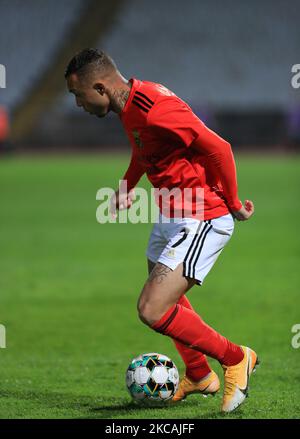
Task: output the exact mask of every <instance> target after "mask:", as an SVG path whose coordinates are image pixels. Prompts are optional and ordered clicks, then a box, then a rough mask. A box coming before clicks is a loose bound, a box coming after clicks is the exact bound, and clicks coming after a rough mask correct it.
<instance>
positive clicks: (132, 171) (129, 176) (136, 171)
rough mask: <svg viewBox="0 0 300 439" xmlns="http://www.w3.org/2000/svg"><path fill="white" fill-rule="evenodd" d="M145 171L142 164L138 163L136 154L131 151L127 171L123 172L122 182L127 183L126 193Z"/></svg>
mask: <svg viewBox="0 0 300 439" xmlns="http://www.w3.org/2000/svg"><path fill="white" fill-rule="evenodd" d="M144 173H145V169H144V167H143V166H142V164H141V163H140V162H139V160H138V157H137V154H135V152H134V151H132V155H131V160H130V163H129V166H128V169H127V171H126V172H125V174H124V176H123V178H122V180H126V181H127V191H128V192H129V191H130V190H131V189H133V188H134V187H135V186H136V184H137V183H138V182H139V180H140V178H141V177H142V175H144Z"/></svg>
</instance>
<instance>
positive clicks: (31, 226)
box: [0, 0, 300, 419]
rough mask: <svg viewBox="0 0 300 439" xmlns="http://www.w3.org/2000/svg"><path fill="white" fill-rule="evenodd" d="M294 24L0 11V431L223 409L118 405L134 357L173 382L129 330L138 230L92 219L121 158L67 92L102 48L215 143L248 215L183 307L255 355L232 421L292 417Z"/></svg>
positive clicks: (49, 8)
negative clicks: (27, 424) (50, 421)
mask: <svg viewBox="0 0 300 439" xmlns="http://www.w3.org/2000/svg"><path fill="white" fill-rule="evenodd" d="M299 19H300V3H299V1H297V0H289V1H288V2H286V1H283V0H262V1H261V0H260V1H259V0H253V1H251V2H246V1H238V0H226V1H220V0H188V1H187V2H184V3H183V2H182V1H179V0H172V1H167V0H163V1H158V0H152V1H151V2H150V1H146V0H127V1H126V0H110V1H108V2H104V1H99V0H60V1H58V0H51V1H50V0H49V1H48V0H44V1H39V0H26V2H25V1H22V0H0V34H1V37H0V64H1V65H3V66H5V69H6V88H0V151H1V154H0V200H1V205H0V302H1V305H0V324H3V325H5V327H6V330H7V348H6V349H0V357H1V360H0V371H1V384H0V401H1V405H0V417H1V418H5V417H10V418H14V417H23V418H24V417H27V418H32V417H33V418H35V417H47V418H49V417H77V418H78V417H83V418H86V417H91V418H92V417H94V418H99V417H102V418H106V417H108V418H114V419H115V418H120V417H125V418H128V417H153V418H154V417H157V418H160V417H167V418H172V417H179V418H192V417H202V418H214V417H218V416H219V414H218V410H219V405H220V398H221V396H218V397H216V398H215V399H214V400H209V401H204V400H203V401H204V402H203V401H202V400H201V401H200V399H199V397H198V396H192V397H191V399H190V400H189V401H188V402H186V404H185V405H184V406H180V407H173V408H172V409H164V410H152V411H151V410H136V409H135V408H134V407H132V406H131V405H130V402H129V396H128V395H126V390H125V387H124V374H125V370H126V367H127V364H128V363H129V361H130V360H131V358H132V357H134V356H136V355H138V354H139V353H141V352H147V351H148V352H149V351H150V352H152V351H153V352H154V351H158V352H162V353H165V354H167V355H169V356H170V357H171V358H173V359H174V360H175V362H176V363H178V365H179V368H180V371H181V372H183V366H182V363H181V361H180V358H179V357H178V354H177V352H176V351H175V349H174V347H173V345H172V344H171V343H170V341H169V340H168V339H167V338H166V337H162V336H159V335H158V334H156V333H152V332H151V331H149V330H148V328H146V327H145V326H143V325H142V324H141V323H140V322H139V321H138V318H137V315H136V310H135V303H136V299H137V296H138V293H139V290H140V289H141V287H142V285H143V282H144V279H145V277H146V264H145V258H144V253H145V248H146V245H147V240H148V235H149V233H150V228H151V224H137V225H133V224H118V225H114V224H107V225H99V224H97V222H96V219H95V212H96V207H97V202H96V199H95V197H96V192H97V190H98V189H99V188H101V187H104V186H105V187H107V186H110V187H116V185H117V182H118V179H119V178H120V177H121V176H122V175H123V172H124V170H125V169H126V168H127V165H128V161H129V154H130V148H129V144H128V141H127V139H126V137H125V135H124V133H123V131H122V127H121V125H120V123H119V120H118V117H116V115H109V116H108V117H107V118H105V119H104V120H99V119H97V118H92V117H88V116H87V115H86V114H84V113H83V111H81V110H80V109H79V108H77V107H76V105H75V102H74V97H72V96H71V95H69V93H68V92H67V90H66V87H65V81H64V69H65V67H66V65H67V63H68V61H69V59H70V58H71V57H72V56H73V55H74V53H75V52H77V51H79V50H81V49H82V48H84V47H98V48H101V49H104V50H106V51H107V52H108V53H109V54H110V55H111V56H112V57H113V58H114V59H115V61H116V63H117V65H118V67H119V69H120V71H121V72H122V73H123V75H124V76H125V77H126V78H130V77H137V78H139V79H144V80H151V81H155V82H160V83H162V84H164V85H166V86H167V87H169V88H171V89H172V90H173V91H174V92H175V93H176V94H178V95H179V96H180V97H181V98H183V99H184V100H186V101H187V102H188V103H189V104H190V105H191V107H192V108H193V109H194V111H195V113H196V114H198V115H199V117H200V118H202V119H203V120H204V121H205V122H206V123H207V124H208V126H209V127H211V128H212V129H214V130H216V131H217V132H218V133H219V134H220V135H222V136H224V137H225V138H226V139H227V140H228V141H230V142H231V144H232V148H233V151H234V153H235V157H236V161H237V169H238V176H239V190H240V196H241V199H244V198H245V197H246V198H250V199H253V201H254V202H255V205H256V214H255V216H254V217H253V220H251V222H250V221H249V223H245V224H238V225H237V231H236V234H235V235H236V236H234V237H233V239H232V242H231V243H230V245H229V246H228V249H226V250H225V251H224V253H223V255H222V256H221V258H222V261H221V262H218V263H217V264H216V267H214V269H213V271H212V274H210V275H209V276H208V280H207V281H206V284H205V285H204V286H203V288H201V290H200V289H198V288H197V289H195V291H193V292H191V296H190V299H191V301H192V303H193V305H194V306H195V307H196V309H197V310H198V311H199V312H200V313H201V314H202V316H203V318H204V319H205V320H206V321H207V322H208V323H210V324H212V325H213V326H215V327H216V329H218V330H219V331H220V332H222V333H224V335H226V336H228V337H230V338H232V339H233V341H236V342H239V343H249V345H250V346H252V347H254V348H256V349H257V350H258V352H259V353H260V356H261V357H262V358H261V359H262V368H261V371H260V372H259V373H260V376H257V377H255V380H256V382H255V383H254V384H253V390H252V388H251V391H252V393H251V395H253V396H252V398H251V399H250V402H247V403H246V404H245V408H243V409H242V410H241V411H239V412H237V413H235V414H233V415H231V417H240V418H243V417H260V418H263V417H268V418H271V417H279V418H280V417H296V418H298V417H299V413H300V394H299V380H300V375H299V352H300V349H298V350H297V349H293V348H292V346H291V338H292V335H293V334H292V332H291V328H292V326H293V325H294V324H297V323H300V316H299V230H298V229H299V213H300V203H299V186H300V184H299V183H300V179H299V170H300V158H299V155H298V153H299V150H300V89H295V88H293V87H292V85H291V79H292V76H293V73H292V71H291V69H292V66H293V65H295V64H297V63H300V58H299V42H300V26H299ZM86 153H88V154H86ZM103 153H105V154H103ZM141 185H143V186H145V187H147V188H149V185H148V183H147V181H146V179H145V177H143V179H142V181H141ZM133 245H134V249H133ZM129 249H130V251H129ZM227 310H228V312H227ZM216 368H217V369H216V370H217V372H218V373H219V374H221V373H222V372H221V370H220V368H218V366H217V365H216ZM251 387H252V386H251Z"/></svg>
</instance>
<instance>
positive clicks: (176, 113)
mask: <svg viewBox="0 0 300 439" xmlns="http://www.w3.org/2000/svg"><path fill="white" fill-rule="evenodd" d="M147 125H148V127H149V128H150V129H151V131H152V133H155V134H157V135H158V136H160V137H161V138H167V139H168V140H169V141H170V140H173V141H176V142H179V143H181V144H182V145H184V146H186V147H189V146H190V145H191V144H192V143H193V141H194V140H196V139H197V137H198V136H199V133H200V130H201V128H202V125H203V122H201V120H200V119H199V118H198V117H197V116H196V115H195V114H194V113H193V112H192V110H191V108H190V107H189V106H188V105H187V104H186V103H185V102H183V101H181V99H179V98H178V97H177V96H169V97H167V98H165V99H163V100H161V101H159V102H157V103H156V104H155V105H154V107H153V108H152V110H151V111H150V113H149V115H148V121H147Z"/></svg>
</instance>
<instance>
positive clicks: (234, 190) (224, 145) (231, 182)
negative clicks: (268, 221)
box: [190, 124, 254, 221]
mask: <svg viewBox="0 0 300 439" xmlns="http://www.w3.org/2000/svg"><path fill="white" fill-rule="evenodd" d="M190 147H191V148H194V149H195V150H197V151H198V152H199V153H200V154H204V155H205V156H207V157H208V159H209V160H210V162H211V164H212V167H213V168H214V170H215V172H216V174H217V175H218V177H219V179H220V181H221V184H222V188H223V194H224V197H225V200H226V203H227V205H228V207H229V209H230V210H231V212H232V214H233V215H234V216H235V217H236V218H237V220H239V221H245V220H247V219H249V218H250V217H251V216H252V215H253V213H254V204H253V202H252V201H250V200H245V203H244V205H243V204H242V203H241V201H240V200H239V198H238V185H237V175H236V166H235V161H234V156H233V152H232V149H231V145H230V143H228V142H227V141H226V140H224V139H222V137H220V136H219V135H218V134H216V133H215V132H214V131H212V130H211V129H209V128H208V127H207V126H206V125H204V124H202V125H201V128H200V132H199V136H198V137H197V139H196V140H194V141H193V143H192V144H191V145H190Z"/></svg>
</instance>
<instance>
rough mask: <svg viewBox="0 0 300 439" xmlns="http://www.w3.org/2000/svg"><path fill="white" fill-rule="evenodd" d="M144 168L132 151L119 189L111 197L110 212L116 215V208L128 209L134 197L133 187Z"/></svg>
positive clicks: (142, 173)
mask: <svg viewBox="0 0 300 439" xmlns="http://www.w3.org/2000/svg"><path fill="white" fill-rule="evenodd" d="M144 173H145V169H144V167H143V166H142V165H141V163H140V162H139V160H138V156H137V154H136V153H135V152H134V151H132V155H131V160H130V163H129V166H128V169H127V171H126V172H125V174H124V176H123V178H122V180H121V184H120V186H119V189H118V190H117V191H116V192H115V194H114V196H113V197H112V199H111V209H110V210H111V214H112V216H113V217H116V210H117V209H118V210H122V209H129V207H131V205H132V203H133V201H134V199H135V194H134V187H135V186H136V185H137V183H138V182H139V180H140V179H141V177H142V176H143V175H144Z"/></svg>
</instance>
